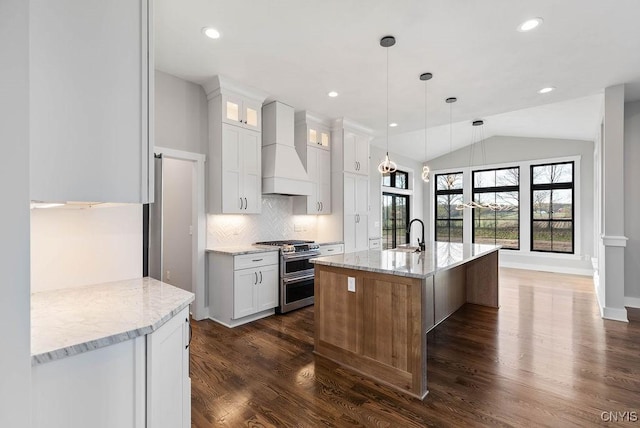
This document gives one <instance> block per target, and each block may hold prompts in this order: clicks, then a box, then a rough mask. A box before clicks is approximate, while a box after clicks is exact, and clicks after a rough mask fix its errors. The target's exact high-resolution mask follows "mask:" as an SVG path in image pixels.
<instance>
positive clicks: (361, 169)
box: [343, 131, 369, 175]
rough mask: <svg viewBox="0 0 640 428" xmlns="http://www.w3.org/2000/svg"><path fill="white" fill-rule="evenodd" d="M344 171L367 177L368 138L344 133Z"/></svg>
mask: <svg viewBox="0 0 640 428" xmlns="http://www.w3.org/2000/svg"><path fill="white" fill-rule="evenodd" d="M343 150H344V171H345V172H351V173H353V174H361V175H369V137H368V136H366V135H363V134H359V133H356V132H351V131H344V146H343Z"/></svg>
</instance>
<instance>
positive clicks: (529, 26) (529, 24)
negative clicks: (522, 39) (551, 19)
mask: <svg viewBox="0 0 640 428" xmlns="http://www.w3.org/2000/svg"><path fill="white" fill-rule="evenodd" d="M542 21H543V19H542V18H533V19H527V20H526V21H524V22H523V23H522V24H520V25H519V26H518V31H520V32H522V33H526V32H527V31H531V30H533V29H534V28H536V27H538V26H539V25H540V24H542Z"/></svg>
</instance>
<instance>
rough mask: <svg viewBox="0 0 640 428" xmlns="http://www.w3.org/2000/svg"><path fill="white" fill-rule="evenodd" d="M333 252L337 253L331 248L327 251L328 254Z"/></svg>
mask: <svg viewBox="0 0 640 428" xmlns="http://www.w3.org/2000/svg"><path fill="white" fill-rule="evenodd" d="M332 251H335V249H334V248H329V249H328V250H327V252H328V253H330V252H332Z"/></svg>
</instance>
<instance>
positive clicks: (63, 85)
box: [29, 0, 154, 203]
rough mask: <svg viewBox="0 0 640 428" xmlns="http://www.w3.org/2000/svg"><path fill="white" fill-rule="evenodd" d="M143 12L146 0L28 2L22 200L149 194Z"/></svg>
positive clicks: (148, 34) (148, 45) (146, 21)
mask: <svg viewBox="0 0 640 428" xmlns="http://www.w3.org/2000/svg"><path fill="white" fill-rule="evenodd" d="M151 10H152V0H110V1H102V0H84V1H72V0H56V1H50V0H32V1H31V3H30V14H29V36H30V44H29V46H30V52H29V60H30V67H29V69H30V76H29V80H30V93H31V95H30V132H31V135H30V146H31V147H30V149H31V150H30V151H31V155H30V168H31V172H30V174H31V199H32V200H38V201H61V202H64V201H96V202H133V203H146V202H149V200H150V199H151V198H152V195H153V181H152V180H150V179H149V177H152V176H153V174H152V168H153V98H152V94H153V90H152V88H153V68H154V67H153V48H152V41H153V31H152V28H151V26H152V23H153V17H152V16H151ZM150 88H151V89H150Z"/></svg>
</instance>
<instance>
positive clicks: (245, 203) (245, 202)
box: [244, 198, 249, 210]
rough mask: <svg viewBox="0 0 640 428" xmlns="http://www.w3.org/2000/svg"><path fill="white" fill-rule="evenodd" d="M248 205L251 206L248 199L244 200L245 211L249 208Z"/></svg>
mask: <svg viewBox="0 0 640 428" xmlns="http://www.w3.org/2000/svg"><path fill="white" fill-rule="evenodd" d="M248 205H249V204H248V203H247V198H244V209H245V210H246V209H247V206H248Z"/></svg>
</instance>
